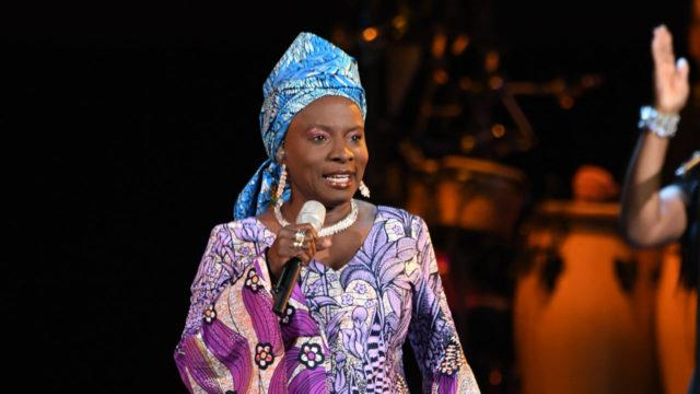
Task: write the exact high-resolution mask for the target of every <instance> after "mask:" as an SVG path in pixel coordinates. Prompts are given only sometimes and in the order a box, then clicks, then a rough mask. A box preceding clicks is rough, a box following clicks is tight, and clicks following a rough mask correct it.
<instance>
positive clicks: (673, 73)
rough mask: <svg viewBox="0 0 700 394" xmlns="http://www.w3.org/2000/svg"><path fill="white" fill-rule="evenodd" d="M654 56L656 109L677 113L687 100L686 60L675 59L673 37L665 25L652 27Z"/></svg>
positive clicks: (688, 86) (688, 89) (688, 91)
mask: <svg viewBox="0 0 700 394" xmlns="http://www.w3.org/2000/svg"><path fill="white" fill-rule="evenodd" d="M651 53H652V56H653V58H654V85H655V95H656V99H655V106H656V110H657V111H659V112H662V113H667V114H672V113H678V112H680V110H681V109H682V108H683V107H684V106H685V103H686V102H687V101H688V94H689V93H690V84H689V82H688V71H689V67H688V62H687V61H686V60H685V59H684V58H680V59H678V60H677V61H676V57H675V55H674V53H673V37H672V36H671V33H670V32H669V31H668V29H667V28H666V26H664V25H661V26H659V27H657V28H656V29H654V39H653V40H652V42H651Z"/></svg>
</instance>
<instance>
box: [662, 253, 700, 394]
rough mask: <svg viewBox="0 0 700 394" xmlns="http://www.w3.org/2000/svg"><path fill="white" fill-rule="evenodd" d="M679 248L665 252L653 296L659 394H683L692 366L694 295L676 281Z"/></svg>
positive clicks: (693, 359) (694, 322)
mask: <svg viewBox="0 0 700 394" xmlns="http://www.w3.org/2000/svg"><path fill="white" fill-rule="evenodd" d="M680 267H681V258H680V248H679V247H678V244H674V245H671V246H669V247H668V248H666V250H665V253H664V256H663V262H662V264H661V273H660V277H659V283H658V290H657V295H656V308H657V309H656V310H657V313H656V319H655V327H656V339H657V342H656V343H657V351H658V354H659V367H660V372H661V382H662V386H663V389H664V390H663V391H664V393H666V394H685V393H687V390H688V383H689V382H690V377H691V376H692V373H693V367H694V366H695V341H696V340H697V338H695V335H696V334H695V333H696V330H695V324H696V313H697V292H696V291H693V290H692V289H689V288H687V287H686V286H684V285H683V284H681V283H680V281H679V274H680Z"/></svg>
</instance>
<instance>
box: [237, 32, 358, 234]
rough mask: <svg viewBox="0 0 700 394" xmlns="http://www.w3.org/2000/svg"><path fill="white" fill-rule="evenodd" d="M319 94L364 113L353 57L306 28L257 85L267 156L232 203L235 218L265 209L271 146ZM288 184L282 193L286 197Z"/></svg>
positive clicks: (270, 189)
mask: <svg viewBox="0 0 700 394" xmlns="http://www.w3.org/2000/svg"><path fill="white" fill-rule="evenodd" d="M324 96H342V97H346V98H348V99H350V100H352V101H353V102H354V103H355V104H357V106H358V107H359V108H360V111H362V117H363V119H364V118H365V116H366V113H367V104H366V102H365V91H364V89H363V88H362V84H361V83H360V75H359V73H358V70H357V62H356V61H355V59H353V58H352V57H350V56H349V55H348V54H347V53H345V52H343V51H342V50H341V49H339V48H338V47H336V46H335V45H333V44H331V43H330V42H328V41H326V40H324V39H323V38H320V37H318V36H316V35H314V34H311V33H301V34H299V36H297V38H296V39H295V40H294V42H293V43H292V45H291V46H290V47H289V49H287V51H286V52H285V53H284V55H283V56H282V58H281V59H280V61H279V62H278V63H277V65H276V66H275V68H274V69H273V70H272V72H271V73H270V75H269V76H268V77H267V80H266V81H265V84H264V85H263V97H264V101H263V105H262V109H261V110H260V133H261V134H262V139H263V143H264V144H265V150H266V151H267V156H268V159H267V160H265V162H264V163H263V164H262V165H261V166H260V168H258V170H257V171H256V172H255V175H253V178H251V180H250V181H249V182H248V184H246V186H245V188H243V191H242V192H241V194H239V195H238V200H236V204H235V205H234V207H233V215H234V217H235V219H236V220H240V219H243V218H247V217H250V216H255V215H257V214H259V213H261V212H263V211H265V210H266V209H267V207H268V206H269V205H270V202H271V201H272V198H273V195H274V193H275V190H276V188H277V183H278V180H279V178H280V175H281V174H280V173H281V165H280V164H279V163H277V161H276V160H277V157H276V155H277V150H278V149H279V148H280V146H281V145H282V141H284V137H285V135H286V134H287V129H288V128H289V125H290V123H291V122H292V119H293V118H294V116H295V115H296V114H297V113H299V111H301V110H302V109H304V107H306V106H307V105H309V104H311V103H312V102H313V101H315V100H317V99H319V98H321V97H324ZM290 194H291V190H290V186H289V184H287V185H286V187H285V190H284V194H283V196H282V198H283V199H284V200H287V199H289V196H290Z"/></svg>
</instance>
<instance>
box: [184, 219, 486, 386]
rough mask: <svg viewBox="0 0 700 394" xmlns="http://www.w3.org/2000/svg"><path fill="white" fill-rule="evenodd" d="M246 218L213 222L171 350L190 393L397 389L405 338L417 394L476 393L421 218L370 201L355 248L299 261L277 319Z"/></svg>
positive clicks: (268, 238)
mask: <svg viewBox="0 0 700 394" xmlns="http://www.w3.org/2000/svg"><path fill="white" fill-rule="evenodd" d="M274 239H275V234H274V233H272V232H271V231H269V230H268V229H267V227H265V225H264V224H263V223H262V222H260V221H259V220H257V219H256V218H252V217H251V218H247V219H243V220H240V221H234V222H230V223H226V224H220V225H217V226H216V227H214V229H213V230H212V232H211V237H210V238H209V243H208V245H207V248H206V251H205V252H204V256H203V257H202V261H201V263H200V266H199V270H198V272H197V276H196V278H195V280H194V282H193V284H192V288H191V290H192V298H191V300H190V301H191V307H190V311H189V315H188V318H187V323H186V327H185V330H184V333H183V335H182V339H181V340H180V343H179V344H178V345H177V348H176V350H175V361H176V364H177V367H178V369H179V371H180V376H181V378H182V381H183V382H184V383H185V385H186V386H187V388H188V389H189V391H190V392H193V393H248V392H253V393H299V394H307V393H314V394H315V393H348V394H350V393H405V392H408V389H407V387H406V383H405V378H404V372H403V365H402V350H401V348H402V345H403V343H404V341H405V340H406V337H408V339H409V341H410V343H411V345H412V346H413V349H414V352H415V354H416V357H417V358H418V360H417V361H418V364H419V366H420V369H421V371H422V375H423V391H424V392H426V393H428V392H430V393H457V392H459V393H478V392H479V388H478V386H477V384H476V381H475V380H474V376H473V374H472V371H471V369H470V367H469V365H468V364H467V361H466V359H465V357H464V352H463V351H462V348H461V345H460V342H459V339H458V337H457V333H456V331H455V328H454V322H453V321H452V316H451V314H450V311H449V309H448V307H447V302H446V300H445V295H444V292H443V289H442V283H441V281H440V275H439V274H438V272H437V264H436V261H435V254H434V251H433V247H432V243H431V240H430V234H429V233H428V228H427V226H426V224H425V222H424V221H423V220H422V219H421V218H420V217H418V216H415V215H411V214H409V213H408V212H406V211H404V210H401V209H396V208H390V207H378V209H377V215H376V218H375V220H374V224H373V226H372V229H371V230H370V232H369V235H368V236H367V239H366V240H365V241H364V244H363V245H362V247H361V248H360V250H359V251H358V252H357V254H356V255H355V256H354V257H353V258H352V259H351V260H350V262H348V264H346V265H345V266H343V267H342V268H340V269H339V270H334V269H332V268H329V267H326V266H324V265H323V264H321V263H319V262H317V261H312V262H311V263H310V264H309V266H308V267H304V268H303V269H302V271H301V275H300V283H299V284H297V285H296V287H295V289H294V291H293V294H292V299H291V300H290V303H289V307H288V309H287V313H286V316H284V317H283V318H279V317H278V316H276V315H275V314H274V313H273V312H272V297H271V295H270V289H271V284H270V281H269V276H268V271H267V264H266V262H265V248H267V247H269V246H270V245H272V242H273V241H274Z"/></svg>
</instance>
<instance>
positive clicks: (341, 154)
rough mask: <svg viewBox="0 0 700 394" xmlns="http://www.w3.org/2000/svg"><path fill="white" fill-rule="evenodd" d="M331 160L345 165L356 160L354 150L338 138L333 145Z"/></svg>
mask: <svg viewBox="0 0 700 394" xmlns="http://www.w3.org/2000/svg"><path fill="white" fill-rule="evenodd" d="M330 159H331V160H332V161H337V162H339V163H345V162H347V161H352V160H354V159H355V155H354V154H353V153H352V149H350V147H349V146H348V143H347V141H345V139H344V138H336V140H335V141H334V143H333V150H332V151H331V154H330Z"/></svg>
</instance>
